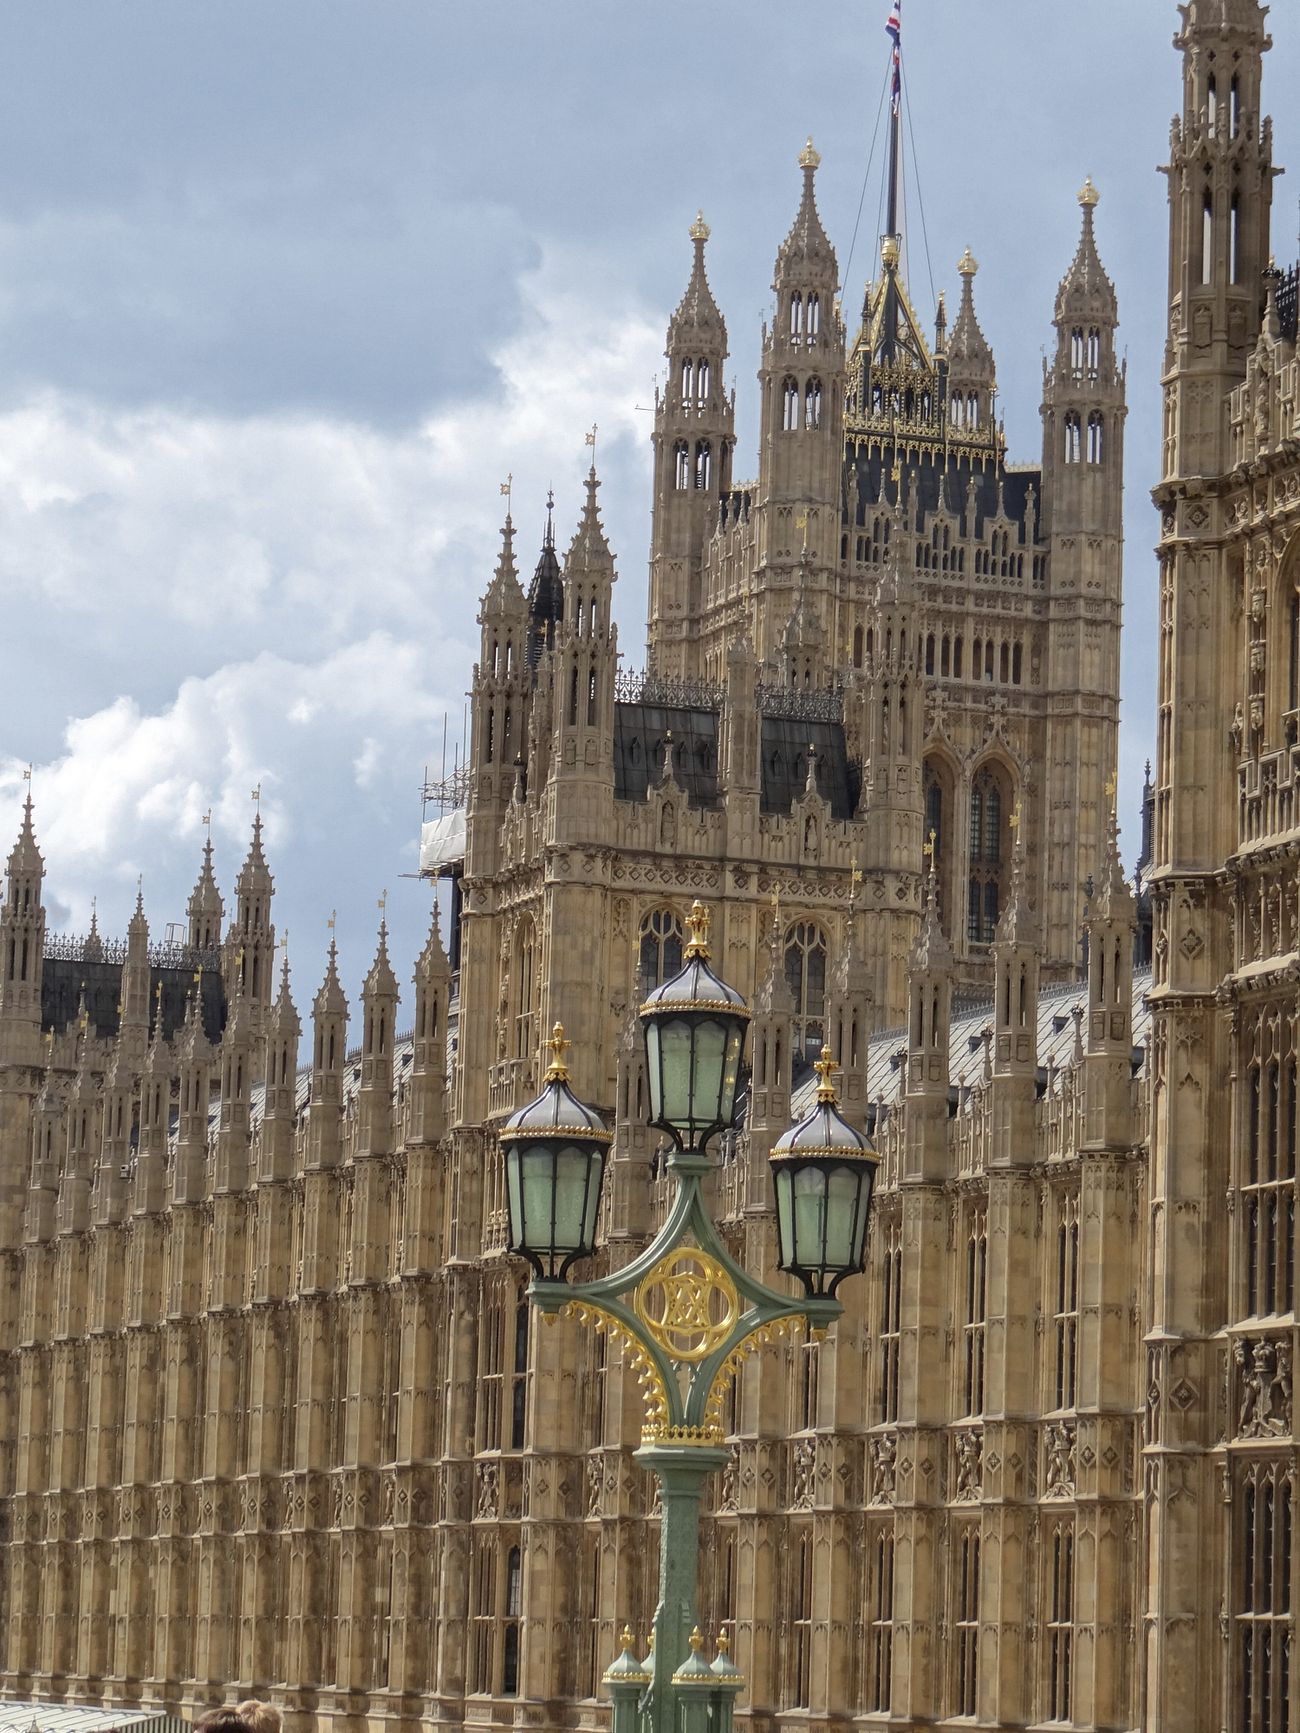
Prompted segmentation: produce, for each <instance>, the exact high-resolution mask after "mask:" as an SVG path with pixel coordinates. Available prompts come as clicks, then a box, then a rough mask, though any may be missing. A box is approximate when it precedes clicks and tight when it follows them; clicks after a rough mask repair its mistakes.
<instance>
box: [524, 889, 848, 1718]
mask: <svg viewBox="0 0 1300 1733" xmlns="http://www.w3.org/2000/svg"><path fill="white" fill-rule="evenodd" d="M688 924H689V927H690V943H689V944H688V945H687V948H686V956H685V961H684V963H683V967H682V969H681V971H680V973H679V974H677V975H675V976H674V977H673V978H672V980H670V981H666V982H664V983H663V985H662V986H660V987H657V988H656V989H655V991H654V992H652V993H651V994H650V995H649V997H648V998H647V1000H646V1002H645V1004H644V1005H642V1007H641V1013H640V1015H641V1021H642V1026H643V1029H644V1033H645V1046H646V1061H647V1067H648V1071H649V1084H650V1123H651V1124H652V1125H655V1126H659V1127H661V1128H662V1129H663V1130H664V1131H666V1132H667V1133H668V1135H669V1137H670V1138H671V1139H672V1149H671V1151H670V1154H669V1157H668V1169H669V1171H670V1172H671V1173H672V1175H673V1177H674V1180H675V1182H676V1195H675V1197H674V1199H673V1203H672V1207H671V1208H670V1210H669V1212H668V1217H667V1220H666V1221H665V1222H664V1225H663V1227H662V1228H661V1229H660V1230H659V1232H658V1233H657V1234H656V1235H655V1237H654V1239H653V1240H652V1241H651V1243H650V1245H649V1246H647V1248H646V1249H645V1251H644V1252H642V1253H641V1255H640V1256H639V1257H638V1258H635V1259H634V1260H633V1261H632V1262H631V1263H630V1264H628V1265H626V1266H625V1267H624V1268H623V1269H621V1270H618V1271H616V1272H615V1273H614V1274H612V1275H609V1276H606V1277H604V1278H602V1279H601V1280H599V1281H594V1282H585V1283H570V1282H568V1281H567V1280H566V1279H565V1278H566V1275H567V1272H568V1270H569V1268H570V1266H571V1265H572V1264H573V1263H574V1262H576V1261H577V1260H578V1259H580V1258H584V1257H590V1255H591V1254H592V1252H593V1251H594V1250H595V1225H596V1218H597V1211H598V1208H599V1202H600V1191H601V1185H602V1183H603V1179H604V1172H605V1163H606V1158H607V1155H608V1150H609V1144H610V1141H611V1139H610V1134H609V1132H608V1131H607V1130H606V1129H605V1127H604V1126H603V1125H602V1124H601V1122H600V1120H599V1118H598V1116H597V1115H596V1114H595V1113H594V1112H593V1111H592V1109H590V1108H589V1107H586V1106H585V1105H584V1104H583V1103H582V1102H580V1101H579V1100H578V1098H577V1097H576V1096H575V1095H574V1094H573V1092H572V1091H571V1089H570V1088H569V1083H568V1071H567V1068H566V1066H565V1064H564V1051H565V1048H566V1047H567V1045H568V1043H567V1042H566V1041H565V1040H564V1032H563V1030H562V1028H561V1027H560V1025H559V1024H557V1025H556V1027H555V1033H554V1035H553V1037H552V1040H551V1052H552V1062H551V1065H550V1068H549V1070H548V1071H547V1073H546V1078H545V1082H544V1087H543V1089H542V1093H541V1094H540V1095H539V1096H538V1097H537V1098H536V1100H534V1101H531V1102H529V1103H528V1105H527V1106H526V1107H524V1108H522V1109H521V1110H520V1111H519V1112H518V1113H516V1114H514V1115H513V1117H512V1118H511V1119H509V1120H508V1121H507V1122H506V1125H505V1127H504V1128H503V1130H502V1133H501V1147H502V1151H503V1153H504V1157H505V1167H506V1199H507V1208H508V1214H509V1224H510V1248H511V1250H512V1251H514V1252H517V1253H518V1254H519V1255H520V1256H522V1257H524V1258H526V1259H527V1260H528V1262H529V1263H530V1264H531V1265H532V1268H533V1271H534V1280H533V1282H532V1283H531V1285H530V1287H529V1290H528V1292H529V1297H530V1298H531V1299H532V1301H533V1302H534V1303H535V1304H536V1305H537V1306H538V1307H539V1308H540V1309H541V1310H542V1311H543V1312H544V1313H547V1314H550V1315H552V1316H553V1315H555V1314H557V1313H563V1314H565V1315H567V1316H570V1317H576V1318H578V1319H580V1320H581V1321H583V1322H584V1323H588V1324H591V1325H593V1326H594V1327H595V1328H597V1329H601V1330H606V1331H608V1333H609V1334H610V1335H611V1336H612V1337H615V1338H616V1339H618V1340H620V1341H621V1342H622V1343H623V1344H624V1346H625V1349H626V1351H627V1354H628V1357H629V1360H630V1363H631V1365H632V1367H633V1368H634V1370H635V1371H636V1372H637V1373H638V1374H639V1376H640V1380H641V1385H642V1389H643V1392H644V1396H645V1403H646V1419H645V1425H644V1427H643V1429H642V1434H641V1447H640V1449H639V1450H638V1451H637V1452H636V1456H637V1460H638V1461H639V1462H640V1463H641V1464H642V1465H643V1466H644V1467H645V1468H647V1469H649V1470H650V1471H651V1472H652V1473H653V1474H654V1475H655V1477H656V1479H657V1480H658V1483H659V1492H660V1505H661V1510H662V1517H661V1522H660V1531H659V1604H658V1607H657V1609H656V1611H655V1620H654V1641H653V1654H652V1655H651V1656H650V1657H647V1659H646V1660H644V1661H638V1660H637V1659H636V1657H635V1656H633V1655H632V1653H631V1651H630V1647H629V1646H628V1643H627V1642H625V1644H624V1651H623V1653H622V1655H620V1656H619V1658H618V1660H617V1661H616V1662H615V1663H614V1664H613V1665H612V1666H611V1667H610V1669H609V1671H608V1673H607V1674H606V1685H607V1687H608V1689H609V1691H610V1694H611V1696H612V1697H613V1699H614V1720H615V1733H695V1729H696V1724H697V1723H699V1724H700V1726H701V1727H702V1726H703V1721H702V1720H701V1717H704V1719H707V1720H708V1721H709V1724H710V1726H711V1727H712V1728H713V1729H714V1733H726V1727H727V1726H728V1725H729V1724H730V1719H731V1708H732V1705H733V1704H734V1701H735V1696H736V1693H737V1692H738V1691H739V1689H740V1687H741V1684H742V1683H743V1681H742V1679H741V1676H740V1675H739V1674H738V1673H737V1672H736V1670H735V1667H734V1666H733V1664H732V1662H731V1659H730V1656H729V1655H728V1654H727V1653H726V1645H725V1643H724V1644H723V1645H722V1652H721V1653H720V1654H719V1656H718V1658H717V1659H716V1660H715V1661H714V1663H713V1664H712V1666H710V1665H709V1664H708V1663H706V1662H704V1660H703V1658H702V1657H701V1655H700V1653H699V1648H700V1639H699V1633H698V1629H697V1626H696V1613H695V1592H696V1577H697V1571H698V1562H699V1532H700V1499H701V1495H702V1492H703V1486H704V1480H705V1477H706V1476H707V1475H709V1474H711V1473H713V1472H714V1471H715V1470H718V1469H720V1468H722V1466H723V1465H724V1464H725V1462H726V1460H727V1451H726V1448H725V1434H724V1432H723V1427H722V1405H723V1399H724V1396H725V1392H726V1388H727V1384H728V1381H729V1379H730V1378H731V1376H732V1374H733V1373H734V1372H735V1370H736V1368H737V1367H738V1366H739V1365H740V1363H741V1361H742V1360H743V1359H744V1358H745V1357H746V1355H748V1354H750V1353H752V1352H753V1351H754V1349H756V1348H757V1347H758V1346H759V1345H760V1344H761V1343H763V1342H765V1341H767V1340H769V1339H770V1338H772V1337H773V1336H778V1335H783V1334H785V1333H786V1332H787V1331H791V1330H794V1329H796V1328H799V1327H802V1326H805V1325H806V1326H807V1327H808V1328H809V1329H810V1330H813V1331H818V1332H820V1331H823V1330H825V1329H826V1328H827V1326H828V1325H830V1324H831V1323H833V1322H834V1320H835V1319H836V1318H838V1317H839V1315H840V1313H841V1311H842V1310H843V1308H842V1306H841V1304H840V1302H839V1300H838V1299H836V1297H835V1291H836V1289H837V1287H838V1286H839V1284H840V1282H841V1281H843V1280H844V1278H845V1277H846V1276H848V1275H851V1274H853V1273H854V1272H855V1271H858V1270H861V1268H862V1266H863V1258H864V1255H865V1241H866V1226H867V1214H868V1211H869V1209H870V1206H871V1192H872V1184H873V1181H874V1177H875V1168H876V1161H877V1157H876V1155H875V1152H874V1151H873V1150H872V1148H871V1146H870V1144H869V1143H868V1142H867V1140H866V1138H865V1137H863V1136H862V1134H861V1133H860V1132H858V1131H855V1130H854V1128H853V1127H852V1126H850V1125H849V1124H848V1123H847V1121H845V1120H844V1119H843V1118H842V1117H841V1115H840V1113H839V1111H838V1108H837V1106H836V1098H835V1089H834V1086H833V1084H832V1082H831V1076H832V1073H833V1072H834V1070H835V1066H834V1064H833V1062H832V1060H831V1055H830V1051H829V1049H827V1048H823V1049H822V1057H821V1059H820V1060H819V1061H818V1064H817V1071H818V1074H819V1086H818V1091H817V1103H816V1105H815V1107H814V1108H813V1110H812V1112H811V1113H810V1114H808V1115H807V1116H806V1117H805V1118H804V1119H803V1120H801V1121H800V1123H799V1124H798V1125H796V1126H794V1127H793V1128H792V1129H791V1130H790V1131H788V1132H787V1133H786V1134H785V1136H784V1137H782V1138H781V1140H780V1142H779V1143H778V1144H777V1146H776V1148H775V1149H774V1150H773V1152H772V1171H773V1178H774V1185H775V1192H776V1206H777V1233H778V1242H779V1264H780V1267H781V1268H782V1269H783V1270H785V1271H787V1272H789V1273H790V1274H791V1275H794V1276H796V1277H797V1278H798V1279H799V1281H800V1282H801V1283H802V1285H803V1289H804V1293H803V1294H802V1295H801V1296H797V1297H796V1296H793V1295H790V1294H780V1293H776V1292H775V1291H773V1290H772V1289H771V1288H768V1287H766V1286H765V1285H764V1284H763V1283H761V1282H758V1281H756V1280H755V1279H754V1278H753V1277H752V1276H750V1275H749V1274H748V1273H747V1272H746V1271H745V1270H744V1269H743V1268H742V1267H741V1266H740V1265H739V1264H738V1263H736V1261H735V1260H734V1259H733V1258H732V1256H731V1254H730V1253H729V1252H728V1250H727V1248H726V1246H725V1245H724V1243H723V1241H722V1239H721V1237H720V1235H719V1233H718V1230H717V1227H716V1226H715V1224H714V1222H713V1220H712V1218H711V1217H710V1215H709V1213H708V1210H707V1209H706V1207H705V1203H704V1199H703V1195H702V1190H701V1186H702V1181H703V1179H704V1176H705V1175H706V1174H707V1173H708V1172H709V1171H710V1167H711V1163H710V1161H709V1159H708V1156H707V1155H706V1153H705V1148H706V1145H707V1143H708V1140H709V1139H710V1138H711V1137H712V1136H713V1135H714V1134H715V1133H716V1132H718V1131H720V1130H722V1129H723V1128H725V1127H726V1126H728V1125H730V1124H731V1123H732V1119H733V1116H734V1113H735V1105H736V1090H737V1086H738V1084H739V1080H740V1068H741V1058H742V1055H743V1052H744V1045H745V1033H746V1030H747V1028H748V1025H749V1010H748V1008H747V1006H746V1005H745V1002H744V1000H743V999H742V998H741V996H740V994H739V993H737V992H736V990H735V989H734V988H733V987H730V986H728V985H727V983H726V982H725V981H723V980H721V979H720V978H719V977H718V975H716V974H715V973H714V971H713V969H712V968H711V967H710V964H709V946H708V929H709V916H708V911H707V910H706V909H705V908H704V907H703V905H702V904H701V903H699V902H696V903H695V905H694V907H693V908H692V910H691V914H690V917H689V922H688Z"/></svg>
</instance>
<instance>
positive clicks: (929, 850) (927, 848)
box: [921, 828, 939, 861]
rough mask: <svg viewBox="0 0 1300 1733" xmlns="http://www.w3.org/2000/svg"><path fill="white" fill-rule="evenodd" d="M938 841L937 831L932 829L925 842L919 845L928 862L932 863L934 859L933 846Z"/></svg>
mask: <svg viewBox="0 0 1300 1733" xmlns="http://www.w3.org/2000/svg"><path fill="white" fill-rule="evenodd" d="M938 839H939V833H938V831H937V830H934V829H933V828H932V829H931V831H930V834H929V835H928V836H927V837H926V839H925V841H924V842H923V843H922V844H921V853H922V854H923V855H924V856H925V858H926V859H927V860H928V861H933V859H934V845H935V843H936V842H937V841H938Z"/></svg>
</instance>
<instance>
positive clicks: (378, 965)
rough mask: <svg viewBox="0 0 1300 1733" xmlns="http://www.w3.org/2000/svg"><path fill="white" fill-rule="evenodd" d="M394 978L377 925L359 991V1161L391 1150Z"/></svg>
mask: <svg viewBox="0 0 1300 1733" xmlns="http://www.w3.org/2000/svg"><path fill="white" fill-rule="evenodd" d="M397 1001H398V991H397V976H396V975H395V974H394V973H393V966H392V964H391V963H390V962H389V960H388V921H387V919H386V918H384V919H381V920H380V923H379V948H378V950H377V951H376V952H375V960H374V962H373V963H372V964H371V965H370V970H369V973H368V974H367V975H366V978H365V982H364V983H363V985H362V988H361V1008H362V1036H361V1085H360V1088H359V1090H358V1093H357V1147H356V1153H357V1156H358V1157H362V1156H367V1155H389V1154H391V1153H392V1147H393V1046H394V1031H395V1027H396V1022H397Z"/></svg>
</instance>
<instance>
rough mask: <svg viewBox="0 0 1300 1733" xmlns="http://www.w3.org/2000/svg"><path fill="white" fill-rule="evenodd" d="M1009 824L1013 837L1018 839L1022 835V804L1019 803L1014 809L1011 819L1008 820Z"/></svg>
mask: <svg viewBox="0 0 1300 1733" xmlns="http://www.w3.org/2000/svg"><path fill="white" fill-rule="evenodd" d="M1007 823H1008V824H1009V825H1010V826H1011V834H1012V836H1013V837H1016V838H1018V837H1019V835H1020V802H1019V801H1017V802H1016V804H1015V806H1014V807H1013V808H1012V812H1011V817H1010V818H1009V819H1008V820H1007Z"/></svg>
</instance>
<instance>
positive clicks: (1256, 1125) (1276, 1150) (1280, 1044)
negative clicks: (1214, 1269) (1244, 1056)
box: [1242, 1010, 1296, 1317]
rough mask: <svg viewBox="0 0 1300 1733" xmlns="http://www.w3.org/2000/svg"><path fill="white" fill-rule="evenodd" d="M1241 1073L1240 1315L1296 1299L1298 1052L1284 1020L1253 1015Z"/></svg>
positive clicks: (1282, 1307) (1286, 1306) (1285, 1307)
mask: <svg viewBox="0 0 1300 1733" xmlns="http://www.w3.org/2000/svg"><path fill="white" fill-rule="evenodd" d="M1251 1045H1252V1058H1251V1063H1250V1065H1249V1068H1248V1069H1247V1072H1246V1079H1245V1086H1246V1089H1247V1091H1248V1095H1247V1103H1246V1161H1245V1172H1244V1173H1243V1175H1242V1203H1243V1205H1244V1209H1243V1228H1244V1232H1245V1242H1246V1243H1245V1246H1244V1248H1243V1249H1244V1252H1245V1257H1244V1259H1243V1275H1244V1288H1245V1292H1244V1294H1243V1308H1242V1309H1243V1315H1244V1316H1247V1317H1252V1316H1253V1317H1268V1316H1271V1315H1272V1314H1274V1313H1277V1312H1289V1311H1291V1310H1292V1309H1293V1306H1294V1303H1295V1275H1294V1271H1295V1178H1296V1056H1295V1050H1294V1046H1293V1036H1292V1032H1291V1023H1290V1019H1289V1018H1283V1017H1281V1016H1279V1015H1278V1013H1277V1012H1276V1010H1271V1011H1265V1012H1262V1013H1261V1014H1260V1015H1259V1016H1258V1018H1257V1019H1256V1020H1255V1028H1254V1038H1253V1041H1252V1044H1251Z"/></svg>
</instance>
